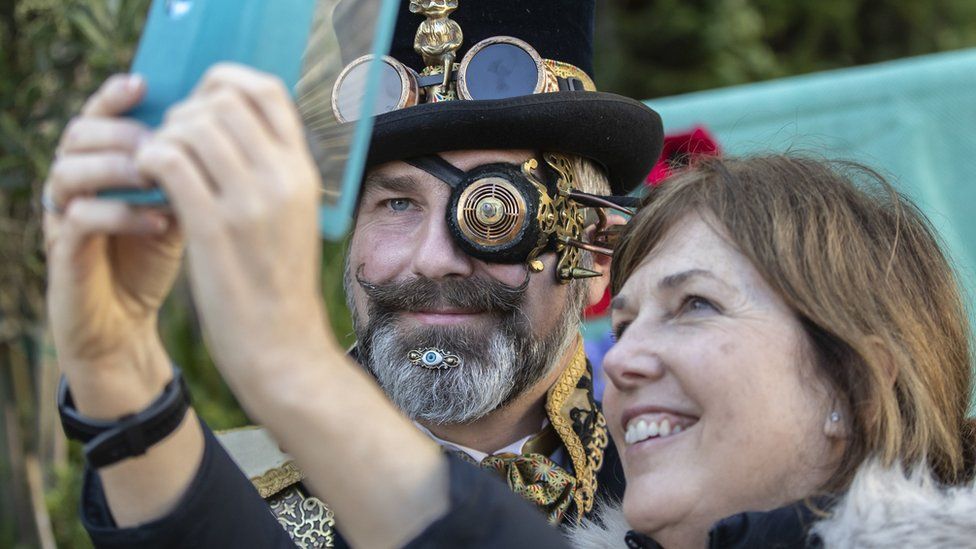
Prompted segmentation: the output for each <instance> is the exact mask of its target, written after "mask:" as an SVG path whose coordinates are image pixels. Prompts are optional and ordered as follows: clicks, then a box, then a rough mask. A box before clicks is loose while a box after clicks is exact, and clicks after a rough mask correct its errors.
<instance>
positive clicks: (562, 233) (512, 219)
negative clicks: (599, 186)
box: [406, 153, 630, 282]
mask: <svg viewBox="0 0 976 549" xmlns="http://www.w3.org/2000/svg"><path fill="white" fill-rule="evenodd" d="M543 159H544V160H545V167H544V168H543V169H541V170H540V169H539V162H538V161H537V160H536V159H534V158H531V159H529V160H527V161H526V162H525V163H524V164H522V166H521V167H518V166H515V165H513V164H505V163H497V164H485V165H482V166H477V167H475V168H474V169H472V170H469V171H463V170H460V169H458V168H457V167H455V166H453V165H452V164H450V163H449V162H447V161H446V160H444V159H443V158H441V157H439V156H425V157H419V158H411V159H408V160H407V161H406V162H408V163H410V164H411V165H413V166H416V167H417V168H420V169H422V170H424V171H426V172H427V173H429V174H431V175H433V176H434V177H436V178H438V179H440V180H442V181H444V182H445V183H447V184H448V185H450V186H451V187H452V188H453V191H452V193H451V200H450V203H449V206H448V209H447V220H446V221H447V226H448V227H449V229H450V231H451V235H452V236H453V237H454V241H455V242H456V243H457V245H458V247H460V248H461V249H462V250H463V251H464V252H465V253H467V254H468V255H470V256H472V257H476V258H478V259H481V260H484V261H489V262H492V263H527V264H529V267H530V269H531V270H532V271H533V272H539V271H541V270H542V267H541V262H539V261H535V260H536V258H537V257H538V256H539V255H541V254H543V253H545V252H549V251H553V252H556V254H557V257H558V263H557V264H556V278H557V279H558V280H559V281H560V282H569V281H570V280H573V279H577V278H589V277H593V276H599V273H596V272H594V271H590V270H587V269H583V268H580V266H579V264H580V259H581V257H582V252H583V251H588V252H593V253H600V254H605V255H610V254H612V251H611V250H609V249H608V248H606V247H603V246H600V245H595V244H588V243H585V242H583V228H584V223H585V218H584V215H583V208H586V207H594V208H605V207H608V208H614V209H618V210H621V211H624V212H625V213H630V212H629V211H628V210H627V209H626V208H624V207H622V206H618V205H617V203H619V202H620V201H621V200H620V197H599V196H595V195H590V194H586V193H581V192H578V191H576V190H575V189H574V183H575V182H574V180H573V173H572V169H571V165H570V162H569V159H568V158H566V156H564V155H562V154H556V153H546V154H545V155H544V156H543ZM597 211H598V214H599V218H600V225H601V227H599V229H604V228H605V226H604V224H605V221H606V216H605V215H604V214H603V212H602V210H599V209H598V210H597ZM601 234H602V233H601Z"/></svg>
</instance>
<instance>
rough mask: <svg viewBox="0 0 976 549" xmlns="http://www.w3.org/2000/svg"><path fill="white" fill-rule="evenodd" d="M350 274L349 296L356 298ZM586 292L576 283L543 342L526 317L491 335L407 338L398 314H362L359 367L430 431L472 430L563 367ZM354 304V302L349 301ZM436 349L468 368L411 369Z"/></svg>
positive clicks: (515, 313) (438, 332) (517, 311)
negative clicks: (414, 356)
mask: <svg viewBox="0 0 976 549" xmlns="http://www.w3.org/2000/svg"><path fill="white" fill-rule="evenodd" d="M350 286H351V284H350V277H349V273H348V270H347V276H346V288H347V294H346V295H347V296H351V295H352V294H351V292H350V290H351V289H352V288H351V287H350ZM584 291H585V287H584V286H583V284H582V283H577V282H574V283H573V284H572V285H571V287H570V292H569V293H570V296H569V298H568V299H567V300H566V302H565V303H564V304H563V310H562V311H560V312H559V315H560V317H559V319H558V320H557V322H556V325H555V326H554V327H553V329H552V330H551V331H550V332H549V333H547V334H542V335H536V334H535V333H534V331H533V330H532V326H531V325H530V322H529V321H528V319H527V317H526V316H525V314H524V312H523V311H522V310H521V308H520V306H516V307H515V308H514V309H513V310H511V311H505V312H497V313H494V312H493V313H492V315H493V316H494V317H495V318H496V322H495V323H494V325H493V326H492V328H491V329H490V330H488V331H487V333H486V330H484V329H478V330H474V329H471V328H467V327H454V326H430V327H425V328H421V329H411V330H407V329H405V328H403V327H402V326H399V325H398V322H397V318H398V316H399V315H398V313H397V312H396V311H391V310H387V311H385V312H377V311H373V310H372V309H373V307H371V314H370V315H369V320H368V321H364V319H363V318H362V316H361V315H360V314H358V312H357V311H356V309H355V307H354V306H353V305H352V303H350V310H352V311H354V312H353V326H354V329H355V332H356V337H357V339H358V341H359V347H358V350H359V353H360V359H361V360H362V362H363V364H364V365H365V366H366V367H367V368H368V369H369V370H370V371H371V372H372V373H373V375H374V376H375V377H376V380H377V381H378V382H379V384H380V386H381V387H382V388H383V390H384V391H385V392H386V394H387V395H388V396H389V398H390V399H391V400H392V401H393V403H394V404H395V405H396V406H397V407H398V408H400V409H401V410H402V411H403V412H404V413H405V414H407V416H409V417H410V418H412V419H414V420H415V421H422V422H425V423H429V424H445V423H450V424H459V423H470V422H473V421H476V420H478V419H481V418H483V417H485V416H486V415H488V414H490V413H491V412H493V411H495V410H497V409H498V408H501V407H503V406H505V405H506V404H508V403H509V402H511V401H512V400H514V399H516V398H517V397H519V396H520V395H522V394H524V393H525V392H526V391H527V390H529V389H530V388H531V387H533V386H535V385H536V384H537V383H538V382H539V381H540V380H541V379H544V378H545V377H547V376H548V375H549V374H550V373H551V372H552V370H553V368H555V367H557V365H558V364H559V362H560V359H561V358H562V356H563V354H564V353H565V352H566V350H567V349H568V348H569V346H570V345H571V344H572V343H573V342H574V341H575V340H576V338H577V337H578V333H579V326H580V323H581V313H582V305H583V303H582V301H583V298H584ZM349 301H350V302H351V301H352V299H351V297H350V298H349ZM428 347H437V348H440V349H444V350H446V351H448V352H451V353H454V354H457V355H458V356H459V357H460V358H461V360H462V364H461V365H460V366H458V367H456V368H451V369H446V370H430V369H427V368H424V367H421V366H415V365H413V364H411V362H410V360H409V359H408V358H407V354H408V353H409V352H410V351H411V350H414V349H425V348H428Z"/></svg>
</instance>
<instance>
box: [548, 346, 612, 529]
mask: <svg viewBox="0 0 976 549" xmlns="http://www.w3.org/2000/svg"><path fill="white" fill-rule="evenodd" d="M576 345H577V347H576V355H575V356H574V357H573V362H572V363H571V364H570V365H569V367H567V368H566V369H565V370H564V371H563V373H562V374H561V375H560V376H559V379H558V380H556V383H555V385H553V386H552V388H551V389H549V393H548V395H547V397H546V414H547V415H548V416H549V421H550V422H551V423H552V425H553V427H554V428H555V429H556V432H557V433H558V434H559V438H560V439H562V441H563V444H564V445H565V446H566V451H567V452H568V453H569V458H570V460H572V462H573V470H574V471H575V473H576V479H577V481H578V484H577V488H576V492H575V494H574V495H573V499H574V500H575V502H576V508H577V519H578V520H581V519H582V518H583V515H584V514H585V513H587V512H589V511H590V510H591V509H592V508H593V499H594V495H595V494H596V472H597V470H598V467H599V465H600V463H601V462H602V459H603V455H602V454H603V449H602V448H600V449H599V451H598V452H596V453H598V454H600V457H599V459H598V460H594V459H592V458H590V456H588V455H587V454H588V453H590V452H587V451H586V450H587V448H584V446H583V441H582V440H581V439H580V437H579V435H577V434H576V432H575V431H574V430H573V422H572V420H571V418H570V413H571V412H572V410H573V408H577V403H578V400H579V399H578V398H572V399H571V398H570V397H572V396H575V395H573V393H574V392H576V391H577V385H578V384H579V381H580V379H581V378H582V377H583V376H584V375H586V373H587V369H586V354H585V353H584V352H583V342H582V341H577V344H576ZM600 416H601V417H602V414H600ZM605 424H606V422H605V420H604V425H605ZM603 438H604V439H605V438H606V437H605V434H604V437H603ZM590 445H591V446H592V445H593V443H592V441H591V444H590ZM604 447H605V445H604ZM594 465H596V466H597V469H594Z"/></svg>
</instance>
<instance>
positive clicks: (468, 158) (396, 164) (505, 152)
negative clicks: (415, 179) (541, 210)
mask: <svg viewBox="0 0 976 549" xmlns="http://www.w3.org/2000/svg"><path fill="white" fill-rule="evenodd" d="M438 156H440V157H441V158H443V159H444V160H447V161H448V162H450V163H451V164H453V165H454V166H455V167H457V168H460V169H462V170H465V171H467V170H470V169H471V168H474V167H475V166H481V165H482V164H492V163H495V162H509V163H512V164H521V163H522V162H525V161H526V160H528V159H529V158H532V157H533V156H535V155H534V153H533V152H532V151H530V150H521V149H490V150H484V151H479V150H468V151H447V152H442V153H438ZM417 173H423V172H421V171H420V170H419V169H417V168H415V167H413V166H411V165H410V164H407V163H406V162H404V161H402V160H394V161H392V162H387V163H385V164H380V165H379V166H376V167H374V168H372V169H370V170H368V171H367V172H366V177H367V179H368V178H369V176H371V175H374V174H375V175H379V176H382V177H387V178H388V177H397V176H401V175H412V174H417Z"/></svg>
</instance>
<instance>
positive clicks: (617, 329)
mask: <svg viewBox="0 0 976 549" xmlns="http://www.w3.org/2000/svg"><path fill="white" fill-rule="evenodd" d="M628 326H630V322H621V323H620V324H617V325H616V326H614V327H613V329H612V330H611V331H610V339H612V340H613V342H614V343H616V342H618V341H620V338H622V337H624V332H625V331H627V327H628Z"/></svg>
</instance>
